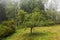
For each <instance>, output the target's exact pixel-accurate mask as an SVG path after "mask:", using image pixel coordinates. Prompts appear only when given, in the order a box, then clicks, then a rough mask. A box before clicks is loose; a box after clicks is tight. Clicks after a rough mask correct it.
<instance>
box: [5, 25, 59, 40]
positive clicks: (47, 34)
mask: <svg viewBox="0 0 60 40" xmlns="http://www.w3.org/2000/svg"><path fill="white" fill-rule="evenodd" d="M4 40H60V25H54V26H50V27H35V28H33V33H32V34H30V28H27V29H26V30H25V29H19V30H16V33H14V34H13V35H12V36H9V37H7V38H6V39H4Z"/></svg>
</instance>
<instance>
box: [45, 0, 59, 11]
mask: <svg viewBox="0 0 60 40" xmlns="http://www.w3.org/2000/svg"><path fill="white" fill-rule="evenodd" d="M51 4H52V6H53V8H54V7H56V8H57V11H60V0H48V1H47V2H46V5H45V7H46V8H49V7H50V6H51Z"/></svg>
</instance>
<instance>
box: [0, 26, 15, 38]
mask: <svg viewBox="0 0 60 40" xmlns="http://www.w3.org/2000/svg"><path fill="white" fill-rule="evenodd" d="M14 32H15V30H13V29H12V28H11V27H7V26H3V25H0V38H3V37H7V36H9V35H10V34H12V33H14Z"/></svg>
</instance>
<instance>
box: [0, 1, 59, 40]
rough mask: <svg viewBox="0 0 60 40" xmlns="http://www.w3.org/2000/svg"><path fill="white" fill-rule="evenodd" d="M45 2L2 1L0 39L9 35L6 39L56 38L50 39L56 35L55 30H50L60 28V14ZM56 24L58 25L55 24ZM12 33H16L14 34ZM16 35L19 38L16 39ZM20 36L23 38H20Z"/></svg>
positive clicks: (0, 6)
mask: <svg viewBox="0 0 60 40" xmlns="http://www.w3.org/2000/svg"><path fill="white" fill-rule="evenodd" d="M43 2H45V1H44V0H20V2H17V1H16V2H12V1H10V0H7V1H6V2H4V3H0V39H1V40H2V39H3V38H6V37H7V39H6V40H10V39H11V40H13V39H14V40H55V39H53V38H51V39H49V38H50V37H53V36H55V35H54V32H53V33H52V31H54V30H51V31H48V30H49V28H51V29H52V28H59V26H60V25H59V26H58V24H60V15H59V14H57V11H56V10H55V9H54V8H51V7H50V8H51V9H45V7H44V3H43ZM56 24H57V26H58V27H54V26H53V25H56ZM44 29H46V30H44ZM29 30H30V31H29ZM37 30H38V31H37ZM15 32H16V33H15ZM12 33H14V34H13V35H12ZM52 34H53V35H52ZM55 34H58V33H55ZM10 35H11V36H10ZM51 35H52V36H51ZM16 36H17V37H18V38H16V39H15V37H16ZM47 36H49V37H47ZM13 37H14V38H13ZM20 37H22V38H21V39H19V38H20ZM35 38H36V39H35ZM58 39H59V38H58ZM3 40H5V39H3Z"/></svg>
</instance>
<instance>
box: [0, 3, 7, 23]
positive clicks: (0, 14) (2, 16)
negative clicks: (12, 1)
mask: <svg viewBox="0 0 60 40" xmlns="http://www.w3.org/2000/svg"><path fill="white" fill-rule="evenodd" d="M6 19H7V17H6V10H5V5H4V4H2V3H0V23H1V22H2V21H3V20H6Z"/></svg>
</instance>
